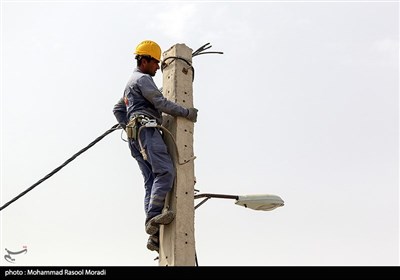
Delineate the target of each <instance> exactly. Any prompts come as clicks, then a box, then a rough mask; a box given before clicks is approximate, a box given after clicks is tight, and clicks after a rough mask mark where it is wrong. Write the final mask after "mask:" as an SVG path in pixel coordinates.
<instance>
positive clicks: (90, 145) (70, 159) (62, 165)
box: [0, 124, 121, 211]
mask: <svg viewBox="0 0 400 280" xmlns="http://www.w3.org/2000/svg"><path fill="white" fill-rule="evenodd" d="M120 128H121V127H120V126H119V124H115V125H113V126H112V127H111V128H110V129H109V130H107V131H106V132H104V133H103V134H102V135H100V136H99V137H97V138H96V139H95V140H93V141H92V142H91V143H90V144H89V145H87V146H86V147H85V148H83V149H82V150H80V151H79V152H77V153H76V154H74V155H73V156H72V157H70V158H69V159H67V160H66V161H65V162H64V163H63V164H61V165H60V166H59V167H57V168H56V169H54V170H53V171H51V172H50V173H49V174H47V175H46V176H44V177H43V178H42V179H40V180H39V181H37V182H36V183H35V184H33V185H32V186H30V187H29V188H28V189H26V190H25V191H23V192H22V193H20V194H19V195H17V196H16V197H14V198H13V199H11V200H10V201H9V202H7V203H6V204H4V205H3V206H1V207H0V211H2V210H3V209H5V208H6V207H7V206H9V205H10V204H11V203H13V202H15V201H16V200H18V199H19V198H21V197H22V196H24V195H25V194H27V193H28V192H30V191H31V190H33V189H34V188H35V187H36V186H38V185H40V184H41V183H43V182H44V181H46V180H47V179H49V178H50V177H51V176H53V175H54V174H56V173H57V172H58V171H60V170H61V169H62V168H63V167H65V166H66V165H67V164H68V163H70V162H71V161H73V160H74V159H75V158H77V157H78V156H79V155H80V154H82V153H84V152H86V151H87V150H88V149H90V148H91V147H92V146H93V145H94V144H96V143H97V142H99V141H100V140H101V139H103V138H104V137H105V136H107V135H108V134H110V133H111V132H113V131H115V130H117V129H120Z"/></svg>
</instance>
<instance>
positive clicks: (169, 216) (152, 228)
mask: <svg viewBox="0 0 400 280" xmlns="http://www.w3.org/2000/svg"><path fill="white" fill-rule="evenodd" d="M174 218H175V214H174V212H173V211H166V212H164V213H161V214H160V215H157V216H154V217H153V218H151V219H150V220H149V221H148V222H147V223H146V233H147V234H150V235H154V234H156V233H157V232H158V230H159V228H160V225H168V224H170V223H171V222H172V221H173V220H174Z"/></svg>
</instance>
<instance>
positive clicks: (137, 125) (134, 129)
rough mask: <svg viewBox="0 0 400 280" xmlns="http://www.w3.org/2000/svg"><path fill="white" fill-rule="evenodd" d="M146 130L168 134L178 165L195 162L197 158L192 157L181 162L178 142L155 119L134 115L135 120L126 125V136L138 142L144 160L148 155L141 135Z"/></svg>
mask: <svg viewBox="0 0 400 280" xmlns="http://www.w3.org/2000/svg"><path fill="white" fill-rule="evenodd" d="M144 128H158V129H160V130H161V131H162V132H166V133H167V134H168V135H169V136H170V137H171V138H172V141H173V142H174V145H175V151H176V155H177V157H178V160H177V162H178V164H180V165H183V164H185V163H188V162H189V161H191V160H194V159H195V158H196V157H195V156H192V157H191V158H189V159H186V160H184V161H183V162H181V161H180V157H179V151H178V147H177V145H176V141H175V138H174V136H173V135H172V133H171V132H170V131H169V130H168V129H167V128H165V127H163V126H162V125H159V124H157V121H156V120H155V119H151V118H149V117H148V116H145V115H141V114H140V115H133V118H132V119H131V120H130V121H129V123H128V124H127V125H126V129H125V131H126V135H127V136H128V139H131V140H134V141H138V143H139V147H140V153H141V154H142V157H143V159H144V160H147V154H146V149H145V148H144V147H143V144H142V140H141V139H140V133H141V131H142V129H144Z"/></svg>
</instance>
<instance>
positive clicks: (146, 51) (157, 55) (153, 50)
mask: <svg viewBox="0 0 400 280" xmlns="http://www.w3.org/2000/svg"><path fill="white" fill-rule="evenodd" d="M135 54H136V55H148V56H151V57H152V58H154V59H156V60H158V61H160V60H161V48H160V46H159V45H158V44H157V43H156V42H153V41H150V40H146V41H143V42H141V43H140V44H139V45H137V47H136V50H135Z"/></svg>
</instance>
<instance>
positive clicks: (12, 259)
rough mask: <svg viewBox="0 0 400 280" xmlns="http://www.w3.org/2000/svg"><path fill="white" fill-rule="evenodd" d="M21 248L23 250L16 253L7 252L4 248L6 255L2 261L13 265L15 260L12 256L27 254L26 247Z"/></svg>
mask: <svg viewBox="0 0 400 280" xmlns="http://www.w3.org/2000/svg"><path fill="white" fill-rule="evenodd" d="M22 248H24V249H23V250H21V251H18V252H13V251H10V250H8V249H7V248H6V252H7V254H5V255H4V259H5V260H6V261H8V262H9V263H15V258H13V257H11V256H12V255H19V254H22V253H25V254H26V253H27V252H28V247H26V246H22Z"/></svg>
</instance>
